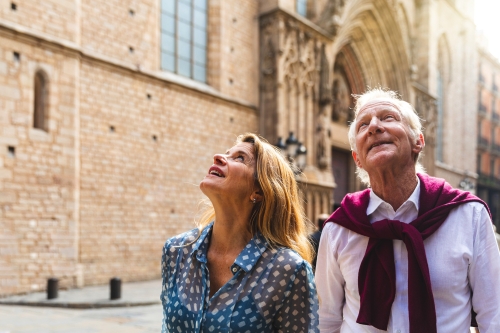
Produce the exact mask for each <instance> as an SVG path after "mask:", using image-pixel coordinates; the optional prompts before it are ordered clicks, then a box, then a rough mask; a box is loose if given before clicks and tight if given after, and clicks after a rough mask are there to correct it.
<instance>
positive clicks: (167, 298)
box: [161, 223, 319, 333]
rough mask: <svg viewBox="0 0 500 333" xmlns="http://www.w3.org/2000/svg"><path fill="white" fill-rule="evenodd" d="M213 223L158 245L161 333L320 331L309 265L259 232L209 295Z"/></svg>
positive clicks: (314, 287)
mask: <svg viewBox="0 0 500 333" xmlns="http://www.w3.org/2000/svg"><path fill="white" fill-rule="evenodd" d="M212 226H213V223H211V224H210V225H208V226H207V227H205V228H204V229H203V230H202V232H201V235H200V237H199V238H197V236H198V229H194V230H191V231H189V232H186V233H184V234H181V235H179V236H176V237H173V238H171V239H169V240H168V241H167V242H166V243H165V246H164V248H163V256H162V277H163V287H162V293H161V300H162V303H163V325H162V333H165V332H176V333H191V332H193V333H194V332H214V333H215V332H241V333H250V332H319V330H318V297H317V294H316V286H315V284H314V276H313V273H312V270H311V266H310V265H309V263H307V262H306V261H305V260H304V259H302V258H301V257H300V256H299V255H298V254H297V253H296V252H294V251H292V250H290V249H288V248H283V247H281V248H280V247H279V248H271V247H270V246H269V244H268V243H267V242H266V240H265V239H264V237H263V236H262V235H261V234H257V235H255V236H254V237H253V238H252V239H251V240H250V242H249V243H248V244H247V245H246V247H245V248H244V249H243V251H241V253H240V254H239V255H238V257H237V258H236V260H235V261H234V263H233V265H232V266H231V271H232V273H233V277H232V278H231V279H230V280H229V281H228V282H227V283H226V284H225V285H224V286H222V287H221V289H219V290H218V291H217V292H216V293H215V294H214V295H213V296H212V297H210V296H209V290H210V279H209V275H208V274H209V272H208V268H207V250H208V241H209V239H210V235H211V232H212Z"/></svg>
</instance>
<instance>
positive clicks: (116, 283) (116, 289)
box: [109, 277, 122, 300]
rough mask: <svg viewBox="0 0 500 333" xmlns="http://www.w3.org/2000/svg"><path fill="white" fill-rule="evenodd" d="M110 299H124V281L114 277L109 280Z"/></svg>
mask: <svg viewBox="0 0 500 333" xmlns="http://www.w3.org/2000/svg"><path fill="white" fill-rule="evenodd" d="M109 289H110V297H109V299H111V300H113V299H120V298H121V297H122V280H120V278H118V277H114V278H112V279H111V280H109Z"/></svg>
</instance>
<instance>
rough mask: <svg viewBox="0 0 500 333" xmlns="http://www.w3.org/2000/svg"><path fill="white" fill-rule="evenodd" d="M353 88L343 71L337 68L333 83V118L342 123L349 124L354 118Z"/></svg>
mask: <svg viewBox="0 0 500 333" xmlns="http://www.w3.org/2000/svg"><path fill="white" fill-rule="evenodd" d="M351 93H352V92H351V88H350V86H349V83H348V81H347V78H346V77H345V75H344V74H343V73H342V71H339V70H336V71H335V72H334V74H333V84H332V97H333V102H332V120H333V121H336V122H339V123H341V124H348V123H349V122H350V121H352V120H353V117H354V115H353V112H352V106H351Z"/></svg>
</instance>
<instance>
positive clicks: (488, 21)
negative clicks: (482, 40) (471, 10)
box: [474, 0, 500, 60]
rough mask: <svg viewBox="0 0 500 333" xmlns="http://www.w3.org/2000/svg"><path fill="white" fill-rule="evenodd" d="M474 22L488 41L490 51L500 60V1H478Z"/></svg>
mask: <svg viewBox="0 0 500 333" xmlns="http://www.w3.org/2000/svg"><path fill="white" fill-rule="evenodd" d="M474 21H475V22H476V26H477V30H479V31H482V32H483V33H484V35H485V36H486V38H487V39H488V46H489V48H488V49H489V50H490V52H491V53H492V54H493V55H494V56H496V57H497V59H499V60H500V0H476V9H475V18H474Z"/></svg>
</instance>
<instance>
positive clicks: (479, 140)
mask: <svg viewBox="0 0 500 333" xmlns="http://www.w3.org/2000/svg"><path fill="white" fill-rule="evenodd" d="M477 144H478V146H479V148H483V149H487V148H488V146H489V144H490V142H489V140H488V139H486V138H483V137H482V136H478V137H477Z"/></svg>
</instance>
